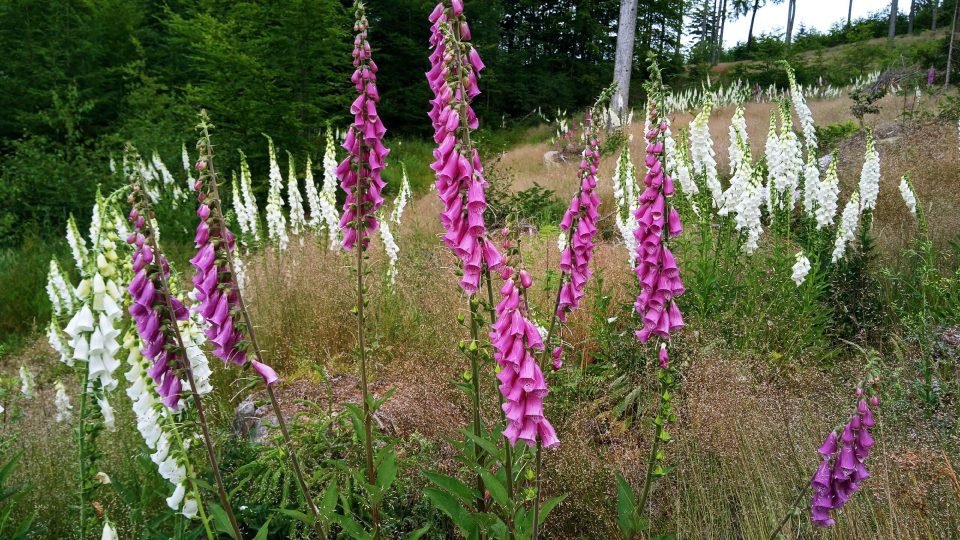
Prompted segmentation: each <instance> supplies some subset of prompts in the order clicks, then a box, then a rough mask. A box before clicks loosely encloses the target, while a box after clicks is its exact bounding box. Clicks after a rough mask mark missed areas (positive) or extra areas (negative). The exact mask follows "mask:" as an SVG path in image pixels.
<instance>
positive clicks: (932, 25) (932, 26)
mask: <svg viewBox="0 0 960 540" xmlns="http://www.w3.org/2000/svg"><path fill="white" fill-rule="evenodd" d="M939 3H940V0H933V18H932V20H931V22H930V30H933V31H934V32H936V30H937V7H938V4H939Z"/></svg>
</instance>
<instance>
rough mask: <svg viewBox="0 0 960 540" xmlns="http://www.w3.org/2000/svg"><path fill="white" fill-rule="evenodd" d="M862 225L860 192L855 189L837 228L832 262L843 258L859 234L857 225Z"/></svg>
mask: <svg viewBox="0 0 960 540" xmlns="http://www.w3.org/2000/svg"><path fill="white" fill-rule="evenodd" d="M859 226H860V193H859V192H857V191H854V192H853V193H852V194H851V195H850V200H848V201H847V205H846V206H844V207H843V214H842V215H841V216H840V227H839V228H838V229H837V239H836V241H835V242H834V245H833V256H832V257H831V261H832V262H837V261H839V260H840V259H842V258H843V254H844V252H845V251H846V249H847V244H849V243H850V242H852V241H853V239H854V238H855V237H856V235H857V227H859Z"/></svg>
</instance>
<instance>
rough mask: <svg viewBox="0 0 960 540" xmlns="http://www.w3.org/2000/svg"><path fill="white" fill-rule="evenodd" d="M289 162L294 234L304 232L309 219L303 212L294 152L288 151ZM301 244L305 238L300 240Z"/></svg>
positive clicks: (289, 192) (289, 201)
mask: <svg viewBox="0 0 960 540" xmlns="http://www.w3.org/2000/svg"><path fill="white" fill-rule="evenodd" d="M287 162H288V163H289V169H288V172H287V203H288V204H289V205H290V232H292V233H293V234H297V235H299V234H302V233H303V230H304V228H305V227H306V226H307V220H306V217H305V216H304V213H303V197H302V196H301V195H300V187H299V184H298V181H297V169H296V167H295V166H294V161H293V154H291V153H290V152H289V151H287ZM300 243H301V245H302V244H303V239H301V240H300Z"/></svg>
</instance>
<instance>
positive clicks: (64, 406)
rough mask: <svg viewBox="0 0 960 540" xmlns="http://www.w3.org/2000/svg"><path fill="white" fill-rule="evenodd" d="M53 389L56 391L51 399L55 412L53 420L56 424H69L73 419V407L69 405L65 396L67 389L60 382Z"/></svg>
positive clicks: (67, 396) (68, 400)
mask: <svg viewBox="0 0 960 540" xmlns="http://www.w3.org/2000/svg"><path fill="white" fill-rule="evenodd" d="M54 388H55V389H56V394H55V395H54V397H53V405H54V407H55V408H56V411H57V412H56V414H55V415H54V417H53V419H54V421H56V422H57V423H58V424H59V423H60V422H69V421H70V420H72V419H73V412H72V411H73V405H71V404H70V396H69V395H67V389H66V388H65V387H64V386H63V383H62V382H60V381H57V382H56V384H54Z"/></svg>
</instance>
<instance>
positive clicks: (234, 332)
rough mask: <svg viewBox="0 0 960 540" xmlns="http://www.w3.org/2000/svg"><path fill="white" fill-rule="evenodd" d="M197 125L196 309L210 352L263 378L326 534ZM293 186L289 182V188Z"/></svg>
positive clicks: (204, 127) (203, 123) (205, 132)
mask: <svg viewBox="0 0 960 540" xmlns="http://www.w3.org/2000/svg"><path fill="white" fill-rule="evenodd" d="M197 127H198V129H200V130H201V131H202V133H201V137H200V140H199V141H197V150H198V151H199V153H200V160H199V161H198V162H197V167H196V168H197V170H198V171H199V177H198V178H197V181H196V183H195V184H194V186H193V188H194V190H195V191H196V192H197V199H198V201H199V202H200V206H199V207H198V209H197V215H198V216H200V223H199V225H198V226H197V234H196V237H195V241H196V244H197V247H198V248H199V251H198V252H197V255H196V256H195V257H194V258H193V259H192V260H191V261H190V262H191V263H192V264H193V266H194V268H196V270H197V274H196V275H195V276H194V278H193V283H194V286H195V287H196V291H197V292H196V295H197V301H198V303H199V304H198V312H199V313H200V314H201V316H202V317H203V318H204V320H205V321H206V322H207V323H208V325H209V326H208V327H207V330H206V335H207V338H208V339H209V340H210V341H212V342H213V343H214V344H215V345H216V348H214V350H213V353H214V354H215V355H216V356H217V357H218V358H220V359H221V360H223V361H224V362H225V363H233V364H236V365H239V366H246V365H248V364H249V365H250V366H251V367H252V368H253V369H254V371H256V372H257V373H258V374H259V375H260V377H261V379H262V380H263V383H264V387H265V388H266V391H267V395H268V396H269V397H270V404H271V406H272V407H273V412H274V415H275V416H276V417H277V424H278V426H279V427H280V432H281V434H282V435H283V440H284V444H285V445H286V446H287V455H289V456H290V463H291V465H292V466H293V471H294V474H295V475H296V477H297V484H298V486H299V488H300V492H301V494H303V498H304V500H305V501H306V503H307V506H308V507H309V508H310V512H311V513H312V514H313V516H314V518H315V523H314V526H315V527H316V530H317V533H318V534H319V535H320V536H321V537H323V538H326V536H327V534H326V531H325V530H323V528H322V526H321V521H320V519H319V518H320V512H319V510H318V509H317V506H316V504H314V502H313V497H312V496H311V495H310V488H309V486H308V485H307V483H306V480H305V475H304V474H303V469H302V467H301V466H300V460H299V459H298V458H297V452H296V447H295V446H294V444H293V440H292V439H291V438H290V433H289V431H288V430H287V424H286V421H285V420H284V417H283V410H282V409H281V407H280V402H279V401H278V400H277V396H276V394H275V393H274V391H273V386H274V385H275V384H276V383H277V381H278V380H279V377H278V376H277V373H276V372H275V371H274V370H273V368H271V367H270V366H268V365H267V364H266V363H264V361H263V353H262V351H261V349H260V345H259V343H258V342H257V335H256V331H255V328H254V325H253V321H252V319H251V317H250V312H249V310H248V309H247V306H246V304H245V303H244V301H243V293H242V291H241V288H240V285H239V283H238V280H237V273H236V268H235V266H234V253H233V252H234V249H235V245H234V244H235V238H234V236H233V233H231V232H230V229H229V228H228V227H227V222H226V220H225V219H224V217H223V208H222V204H221V201H220V190H219V187H218V184H219V181H218V179H217V172H216V169H215V168H214V165H213V156H214V151H213V144H211V142H210V128H211V127H212V125H211V124H210V122H209V118H208V117H207V113H206V111H201V112H200V124H199V125H198V126H197ZM292 163H293V161H292V158H291V170H290V173H291V174H290V177H291V178H295V177H296V176H295V174H294V171H293V166H292ZM294 187H295V186H293V184H292V183H291V190H293V189H294ZM250 352H252V353H253V358H249V357H248V355H249V353H250ZM248 360H249V362H248Z"/></svg>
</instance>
